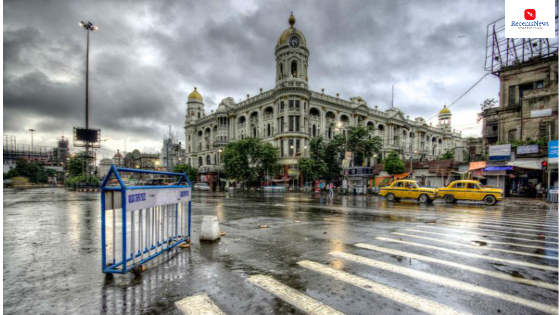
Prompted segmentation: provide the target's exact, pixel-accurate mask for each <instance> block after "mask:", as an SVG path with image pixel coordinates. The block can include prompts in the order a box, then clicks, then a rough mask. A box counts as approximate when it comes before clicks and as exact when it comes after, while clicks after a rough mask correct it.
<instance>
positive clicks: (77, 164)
mask: <svg viewBox="0 0 560 315" xmlns="http://www.w3.org/2000/svg"><path fill="white" fill-rule="evenodd" d="M85 169H86V161H85V158H84V156H82V155H81V154H76V155H74V156H73V157H71V158H70V160H69V161H68V175H69V177H73V176H78V175H81V174H82V173H84V172H85Z"/></svg>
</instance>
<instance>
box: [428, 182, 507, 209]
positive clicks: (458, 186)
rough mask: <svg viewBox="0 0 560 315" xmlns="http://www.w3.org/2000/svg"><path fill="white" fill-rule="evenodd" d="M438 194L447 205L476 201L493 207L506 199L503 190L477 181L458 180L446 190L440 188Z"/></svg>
mask: <svg viewBox="0 0 560 315" xmlns="http://www.w3.org/2000/svg"><path fill="white" fill-rule="evenodd" d="M437 193H438V196H440V197H442V198H443V200H445V202H447V203H454V202H456V201H457V200H476V201H484V203H485V204H487V205H493V204H495V203H496V202H498V201H501V200H503V199H504V191H503V190H502V189H499V188H489V187H484V186H483V185H482V184H480V182H479V181H476V180H456V181H454V182H451V184H449V185H448V186H447V187H445V188H439V189H438V190H437Z"/></svg>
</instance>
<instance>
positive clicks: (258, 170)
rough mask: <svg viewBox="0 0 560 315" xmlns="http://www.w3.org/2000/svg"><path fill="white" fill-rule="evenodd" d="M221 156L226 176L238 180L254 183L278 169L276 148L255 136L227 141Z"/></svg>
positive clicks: (278, 156)
mask: <svg viewBox="0 0 560 315" xmlns="http://www.w3.org/2000/svg"><path fill="white" fill-rule="evenodd" d="M222 156H223V159H224V167H225V170H226V174H227V176H228V177H229V178H232V179H236V180H240V181H249V182H250V183H255V182H257V181H258V179H259V178H261V177H262V176H264V175H266V174H268V175H274V174H276V173H277V172H278V171H279V169H280V166H279V165H278V160H279V158H280V155H279V153H278V149H277V148H275V147H274V146H273V145H272V144H270V143H269V142H263V141H261V140H259V139H256V138H248V139H244V140H240V141H236V142H231V143H228V144H227V145H226V147H225V148H224V152H223V154H222Z"/></svg>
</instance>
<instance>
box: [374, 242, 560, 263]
mask: <svg viewBox="0 0 560 315" xmlns="http://www.w3.org/2000/svg"><path fill="white" fill-rule="evenodd" d="M375 239H378V240H380V241H386V242H393V243H399V244H406V245H412V246H417V247H423V248H429V249H433V250H439V251H441V252H446V253H452V254H456V255H462V256H467V257H472V258H478V259H485V260H493V261H499V262H502V263H505V264H510V265H518V266H525V267H531V268H536V269H542V270H548V271H554V272H558V268H556V267H553V266H547V265H539V264H533V263H529V262H525V261H519V260H512V259H503V258H497V257H490V256H485V255H479V254H471V253H466V252H462V251H458V250H453V249H447V248H443V247H439V246H433V245H426V244H420V243H415V242H406V241H401V240H396V239H393V238H386V237H376V238H375Z"/></svg>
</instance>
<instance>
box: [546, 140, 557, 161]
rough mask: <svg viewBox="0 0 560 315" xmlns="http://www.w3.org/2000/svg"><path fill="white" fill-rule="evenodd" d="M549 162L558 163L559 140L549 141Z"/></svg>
mask: <svg viewBox="0 0 560 315" xmlns="http://www.w3.org/2000/svg"><path fill="white" fill-rule="evenodd" d="M548 162H549V163H558V140H554V141H548Z"/></svg>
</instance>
